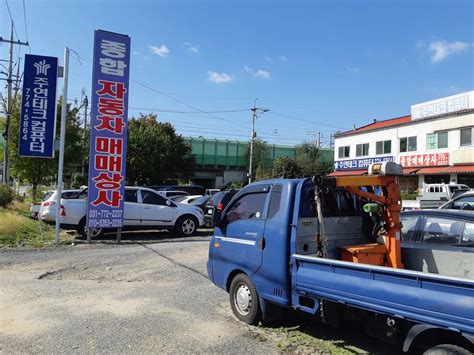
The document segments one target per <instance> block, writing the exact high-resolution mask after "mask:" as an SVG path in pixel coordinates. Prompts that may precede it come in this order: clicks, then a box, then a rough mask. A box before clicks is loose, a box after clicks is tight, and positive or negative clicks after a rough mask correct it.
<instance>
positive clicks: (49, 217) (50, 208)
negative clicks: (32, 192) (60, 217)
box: [38, 189, 82, 223]
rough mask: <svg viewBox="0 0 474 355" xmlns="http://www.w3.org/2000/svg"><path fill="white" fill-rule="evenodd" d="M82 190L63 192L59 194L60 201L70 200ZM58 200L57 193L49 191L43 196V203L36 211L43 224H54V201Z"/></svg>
mask: <svg viewBox="0 0 474 355" xmlns="http://www.w3.org/2000/svg"><path fill="white" fill-rule="evenodd" d="M81 191H82V190H78V189H71V190H63V191H62V192H61V198H62V199H70V198H73V197H74V196H76V195H77V194H78V193H79V192H81ZM57 198H58V192H57V191H49V192H47V193H45V194H44V197H43V202H42V203H41V206H40V209H39V211H38V213H39V216H40V218H41V220H42V221H44V222H51V223H53V222H55V220H56V200H57Z"/></svg>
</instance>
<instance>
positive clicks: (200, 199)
mask: <svg viewBox="0 0 474 355" xmlns="http://www.w3.org/2000/svg"><path fill="white" fill-rule="evenodd" d="M207 200H209V196H201V197H198V198H197V199H195V200H194V201H192V202H191V205H194V206H198V205H202V204H204V203H206V202H207Z"/></svg>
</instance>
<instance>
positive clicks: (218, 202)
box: [204, 190, 239, 227]
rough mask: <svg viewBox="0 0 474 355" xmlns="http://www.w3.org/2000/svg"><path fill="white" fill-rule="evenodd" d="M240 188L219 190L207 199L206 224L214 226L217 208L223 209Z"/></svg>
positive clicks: (205, 209) (205, 208)
mask: <svg viewBox="0 0 474 355" xmlns="http://www.w3.org/2000/svg"><path fill="white" fill-rule="evenodd" d="M237 192H239V190H226V191H219V192H218V193H216V194H215V195H212V196H211V198H210V199H209V200H208V201H207V203H206V205H205V206H204V224H205V225H206V227H213V216H214V211H215V210H216V209H218V210H220V211H222V210H223V209H224V208H225V206H227V204H228V203H229V201H230V200H231V199H232V197H234V195H235V194H236V193H237Z"/></svg>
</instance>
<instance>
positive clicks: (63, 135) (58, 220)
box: [54, 47, 69, 244]
mask: <svg viewBox="0 0 474 355" xmlns="http://www.w3.org/2000/svg"><path fill="white" fill-rule="evenodd" d="M68 75H69V48H67V47H66V48H64V70H63V97H62V102H61V131H60V132H61V133H60V136H59V162H58V186H57V193H58V195H57V197H56V229H55V237H54V240H55V241H56V244H58V243H59V226H60V223H61V195H62V192H63V169H64V144H65V140H66V115H67V82H68Z"/></svg>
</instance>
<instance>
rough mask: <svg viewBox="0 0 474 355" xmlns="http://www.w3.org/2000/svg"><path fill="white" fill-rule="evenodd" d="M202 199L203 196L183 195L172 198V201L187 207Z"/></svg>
mask: <svg viewBox="0 0 474 355" xmlns="http://www.w3.org/2000/svg"><path fill="white" fill-rule="evenodd" d="M200 197H202V195H190V196H189V195H182V196H173V197H170V200H171V201H174V202H176V203H184V204H185V205H189V204H190V203H191V202H193V201H195V200H197V199H198V198H200Z"/></svg>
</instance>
